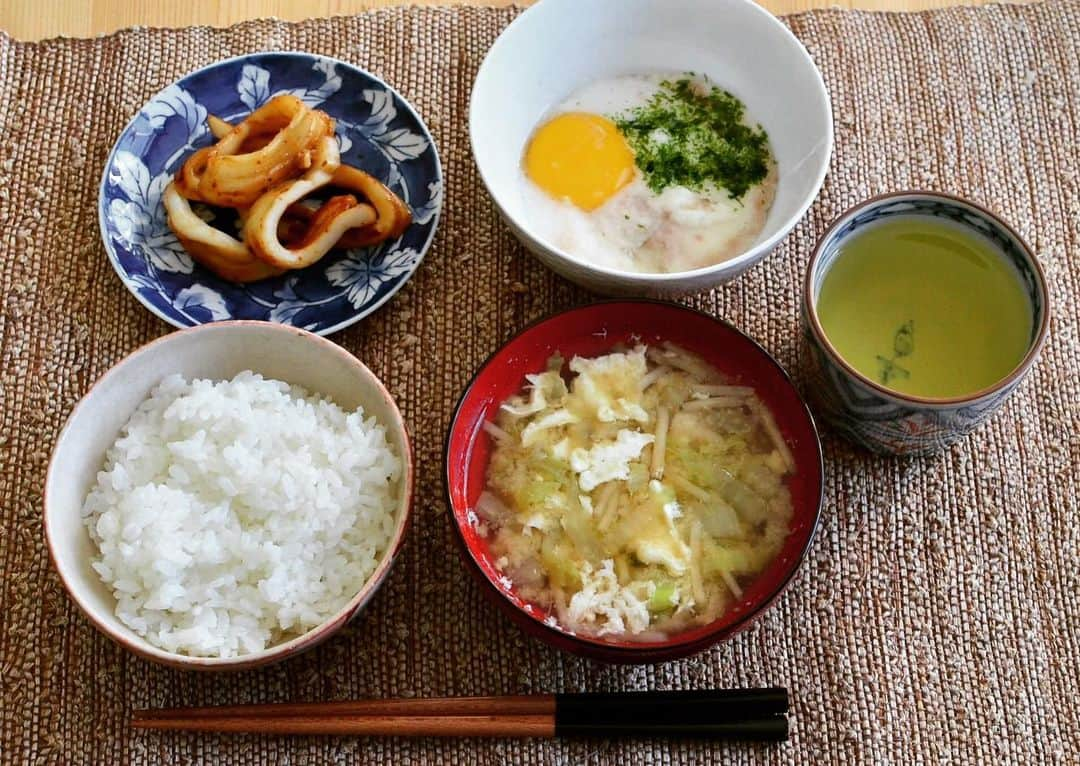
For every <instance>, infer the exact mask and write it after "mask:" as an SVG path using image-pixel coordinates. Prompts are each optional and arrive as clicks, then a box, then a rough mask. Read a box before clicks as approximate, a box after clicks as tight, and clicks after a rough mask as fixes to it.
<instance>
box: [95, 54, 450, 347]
mask: <svg viewBox="0 0 1080 766" xmlns="http://www.w3.org/2000/svg"><path fill="white" fill-rule="evenodd" d="M263 56H284V57H289V58H308V59H314V60H316V61H329V62H331V63H333V64H334V65H335V66H343V67H345V68H347V69H351V70H352V71H353V72H354V73H358V74H360V75H362V76H364V77H367V78H369V79H371V80H373V81H374V82H376V83H378V84H379V85H380V86H381V87H383V88H386V90H388V91H389V92H390V93H393V94H394V96H396V97H397V98H398V99H399V100H400V102H401V104H402V105H404V107H405V109H406V111H408V113H409V114H410V115H412V117H413V118H414V119H415V120H416V124H417V126H418V127H419V128H420V130H421V131H422V132H423V136H424V138H426V139H427V142H428V145H429V146H430V147H431V151H432V153H433V155H434V157H435V179H434V181H436V182H437V183H439V184H440V185H445V183H444V179H443V167H442V158H441V157H440V156H439V146H438V144H437V143H435V139H434V137H433V136H432V135H431V130H430V129H429V128H428V126H427V123H426V122H424V118H423V117H421V116H420V112H418V111H417V110H416V107H414V106H413V105H412V103H411V102H410V101H409V100H408V99H407V98H405V96H403V95H402V94H401V92H400V91H399V90H398V89H397V88H395V87H394V86H392V85H390V84H389V83H387V82H386V81H385V80H384V79H382V78H381V77H379V76H378V75H375V74H373V73H371V72H369V71H368V70H366V69H364V68H362V67H359V66H356V65H355V64H350V63H349V62H348V61H343V60H342V59H339V58H336V57H334V56H325V55H323V54H321V53H311V52H308V51H302V50H292V51H290V50H282V49H274V50H267V51H252V52H251V53H241V54H238V55H236V56H229V57H228V58H223V59H220V60H218V61H214V62H211V63H209V64H207V65H206V66H201V67H196V68H195V69H192V70H190V71H187V72H185V73H184V74H182V75H180V76H179V77H177V78H176V79H175V80H173V81H171V82H170V83H169V84H167V85H165V86H164V87H163V88H160V89H159V90H157V91H155V92H154V93H153V94H151V95H150V96H149V97H147V99H146V101H144V102H143V104H142V106H140V107H139V108H138V110H136V112H135V114H133V115H132V116H131V119H129V120H128V121H127V122H126V123H125V124H124V127H123V128H122V129H121V130H120V132H119V133H118V134H117V135H116V140H115V141H114V142H113V145H112V147H111V148H110V149H109V154H108V156H107V157H106V158H105V164H104V165H103V167H102V169H101V181H100V183H99V184H98V197H97V218H98V231H99V232H100V234H101V243H102V246H103V247H104V248H105V255H106V257H107V258H108V260H109V263H110V264H111V265H112V267H113V271H115V272H116V275H117V276H118V277H119V278H120V282H121V284H123V285H124V287H125V288H126V289H127V291H128V292H129V293H131V294H132V295H133V296H135V300H137V301H138V302H139V303H141V304H142V306H143V308H145V309H147V310H148V311H149V312H150V313H151V314H153V315H154V316H156V317H157V318H158V319H160V320H161V321H163V322H165V323H167V324H169V325H170V326H172V327H175V328H177V329H178V330H187V329H189V328H191V327H200V326H202V325H204V324H212V323H213V322H199V323H196V324H193V325H186V324H181V323H179V322H177V321H176V320H175V319H173V318H172V317H170V316H168V315H167V314H166V313H165V312H163V311H161V310H160V309H159V308H158V307H157V306H155V305H154V304H153V303H151V302H150V300H149V299H148V298H146V297H145V296H144V295H143V294H142V293H141V292H139V291H138V290H135V289H133V287H132V285H131V284H130V283H129V280H128V277H127V275H126V274H125V272H124V271H123V269H122V267H121V266H120V261H119V258H117V256H116V251H115V248H114V245H113V244H112V241H111V240H110V238H109V232H108V230H107V227H106V223H105V218H106V215H105V209H106V204H105V203H106V199H105V196H106V190H107V189H108V183H109V170H110V168H112V165H113V160H114V159H115V158H116V152H117V149H119V147H120V139H121V138H123V137H124V136H125V135H126V134H127V132H128V131H129V130H131V129H132V127H134V125H135V121H136V120H138V119H139V115H141V114H142V112H143V109H145V108H146V105H147V104H148V103H150V102H151V101H153V100H155V99H157V98H158V97H160V96H161V95H162V94H164V93H165V91H167V90H168V89H169V88H171V87H173V86H174V85H179V84H180V83H181V82H182V81H183V80H185V79H187V78H188V77H192V76H193V75H196V74H201V73H202V72H209V71H212V70H214V69H217V68H219V67H223V66H227V65H229V64H234V63H236V62H238V61H246V60H250V59H254V58H259V57H263ZM445 199H446V196H445V194H442V195H440V196H439V204H438V205H437V206H436V207H435V213H434V215H432V217H431V222H430V223H431V230H430V231H429V232H428V236H427V239H426V240H424V243H423V245H421V246H420V247H419V248H417V257H416V265H415V266H414V267H413V270H412V272H410V274H409V275H408V277H406V278H405V279H404V280H402V281H401V282H400V283H399V284H398V286H397V287H396V288H394V289H393V290H391V291H390V292H389V293H387V294H386V295H384V296H383V297H382V298H380V299H379V300H378V301H376V302H375V303H373V304H372V305H370V306H368V307H367V308H366V309H365V310H363V311H359V310H357V311H355V312H354V313H353V314H352V315H351V316H349V317H348V318H346V319H343V320H342V321H340V322H338V323H337V324H336V325H333V326H331V327H325V328H321V329H319V330H318V331H316V332H315V333H314V334H315V335H321V336H325V335H333V334H334V333H336V332H339V331H340V330H344V329H345V328H346V327H350V326H352V325H354V324H356V323H357V322H359V321H360V320H362V319H365V318H367V317H368V316H370V315H372V314H374V313H375V312H376V311H378V310H379V309H380V308H382V307H383V305H384V304H385V303H387V302H388V301H389V300H390V299H391V298H393V297H394V296H395V295H397V294H398V292H399V291H400V290H401V288H403V287H404V286H405V284H406V283H407V282H408V281H409V280H411V279H412V278H413V275H414V274H415V273H416V272H417V271H419V270H420V266H421V265H422V264H423V262H424V258H425V257H426V256H427V253H428V251H429V250H430V249H431V245H432V244H433V243H434V241H435V235H436V234H437V233H438V230H439V223H440V221H441V218H442V209H443V203H444V201H445ZM195 284H198V282H196V283H195ZM213 321H217V322H219V323H220V322H261V321H265V320H261V319H222V320H213ZM279 324H280V323H279ZM286 326H288V327H295V326H296V325H286Z"/></svg>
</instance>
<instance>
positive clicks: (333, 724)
mask: <svg viewBox="0 0 1080 766" xmlns="http://www.w3.org/2000/svg"><path fill="white" fill-rule="evenodd" d="M132 725H133V726H134V727H135V728H137V729H173V730H177V729H179V730H183V731H215V732H231V733H235V734H243V733H252V734H256V733H257V734H334V735H338V736H350V735H352V736H356V735H363V736H386V737H554V736H555V716H554V715H553V714H548V715H506V716H500V715H472V716H450V715H420V716H398V715H347V714H346V715H332V714H327V715H318V716H283V717H276V718H251V717H236V716H229V717H220V718H214V717H210V718H161V719H155V718H141V719H136V720H134V721H133V722H132Z"/></svg>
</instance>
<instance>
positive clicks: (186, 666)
mask: <svg viewBox="0 0 1080 766" xmlns="http://www.w3.org/2000/svg"><path fill="white" fill-rule="evenodd" d="M251 326H256V327H258V328H260V329H265V330H269V331H270V332H283V333H289V334H295V335H299V336H301V337H304V338H305V339H306V340H308V341H312V342H316V343H318V344H319V345H320V347H322V348H323V349H324V350H326V351H328V352H333V353H336V354H338V355H340V356H343V357H345V358H346V362H347V363H348V364H349V365H350V366H353V367H356V368H357V369H358V370H359V372H360V373H361V375H363V376H365V377H367V378H368V379H369V380H370V382H371V383H372V384H373V388H374V390H375V391H377V392H378V393H379V394H380V395H381V396H382V397H383V398H384V399H385V400H386V403H387V404H388V405H389V407H390V411H391V412H392V413H393V415H394V417H393V423H392V424H382V425H383V426H384V427H386V426H388V425H393V426H394V428H395V430H397V431H399V432H400V435H401V438H402V442H403V444H404V447H405V449H404V453H405V454H403V455H402V456H401V461H402V464H403V465H402V471H401V480H402V486H401V498H400V500H399V503H398V506H397V507H396V508H395V512H396V513H398V519H397V521H396V522H395V525H394V534H393V535H392V536H391V538H390V541H389V543H388V544H387V549H386V552H384V554H383V559H382V560H381V561H380V562H379V564H378V565H377V566H376V567H375V570H374V571H373V572H372V573H371V574H370V575H369V576H368V578H367V579H366V580H365V581H364V583H363V585H362V586H361V587H360V590H359V591H358V592H357V593H356V595H354V596H353V597H352V598H350V599H349V601H348V602H347V603H346V604H345V605H344V606H342V607H341V608H340V609H338V611H336V612H335V613H334V614H333V615H331V616H330V617H329V618H327V619H326V620H324V621H323V622H321V623H320V624H318V625H316V626H315V627H313V628H311V629H310V630H308V631H307V632H305V633H302V634H301V635H299V636H296V637H294V638H291V639H289V640H288V641H285V642H283V643H280V644H275V645H273V646H270V647H267V648H266V649H263V650H261V651H258V652H251V653H248V654H241V655H238V656H236V657H196V656H189V655H186V654H178V653H176V652H170V651H167V650H165V649H162V648H160V647H157V646H155V645H153V644H151V643H150V642H149V641H147V640H146V639H145V638H143V637H142V636H138V635H136V636H134V637H133V636H130V635H127V634H125V633H122V632H120V631H117V630H115V629H114V628H112V627H111V626H109V625H106V624H104V623H103V622H101V621H100V620H99V619H98V618H97V617H96V616H95V614H94V612H93V611H92V610H91V609H90V608H89V607H88V606H87V604H85V603H84V601H83V600H82V599H81V598H80V597H79V596H77V595H76V594H75V591H74V590H73V589H72V587H71V583H70V582H69V577H68V574H67V573H66V572H65V570H64V568H63V567H62V566H61V565H60V557H59V556H58V555H57V546H56V545H55V544H54V541H53V539H52V535H51V533H50V531H49V526H50V525H49V519H50V517H51V512H50V509H51V506H50V503H49V487H50V486H51V485H52V483H53V481H54V476H53V472H54V471H56V470H58V468H57V455H58V453H59V451H60V446H61V444H62V443H63V441H64V439H65V438H66V437H67V434H68V431H69V429H70V428H71V424H72V422H73V421H74V419H75V417H76V415H77V414H79V412H80V411H81V410H82V409H83V408H84V407H86V406H87V399H88V398H89V397H90V395H91V394H92V393H93V392H94V391H95V390H96V389H97V388H98V387H99V386H101V385H103V384H104V383H106V381H107V380H108V379H111V378H113V377H115V376H117V375H118V374H119V373H120V371H121V370H122V368H123V367H124V366H125V365H126V363H128V362H129V361H131V360H133V359H134V358H135V357H137V356H140V355H142V354H143V353H146V352H148V351H149V350H150V349H151V348H155V347H157V346H164V345H167V344H168V343H169V342H170V341H171V340H172V339H174V338H177V337H179V336H181V335H187V334H195V333H202V332H213V331H226V332H227V331H229V330H230V329H235V328H239V327H251ZM415 468H416V457H415V451H414V448H413V444H412V438H411V437H410V435H409V429H408V427H407V425H406V423H405V418H404V417H403V416H402V415H401V411H400V410H399V409H398V406H397V403H396V402H395V401H394V399H393V397H392V396H391V395H390V392H389V390H387V388H386V385H385V384H384V383H383V382H382V381H381V380H380V379H379V378H378V376H376V375H375V373H373V372H372V371H371V370H370V369H369V368H368V367H367V365H365V364H364V363H363V362H362V361H360V359H359V358H357V357H356V356H355V355H353V354H352V353H351V352H349V351H348V350H347V349H345V348H343V347H342V346H339V345H338V344H336V343H334V342H333V341H331V340H328V339H326V338H324V337H322V336H320V335H317V334H315V333H313V332H311V331H309V330H304V329H302V328H300V327H293V326H291V325H283V324H279V323H277V322H267V321H263V320H258V319H233V320H223V321H219V322H207V323H205V324H199V325H195V326H193V327H187V328H184V329H182V330H175V331H173V332H169V333H166V334H165V335H162V336H160V337H158V338H155V339H154V340H151V341H148V342H146V343H144V344H142V345H141V346H139V347H138V348H136V349H135V350H133V351H131V352H130V353H127V354H125V355H124V356H123V357H122V358H121V359H119V360H118V361H116V362H115V363H113V364H112V365H111V366H110V367H109V368H108V369H107V370H106V371H105V372H104V373H102V374H101V376H100V377H98V379H97V380H96V381H94V383H93V385H92V386H90V388H89V389H88V390H87V391H86V393H85V394H83V395H82V397H80V399H79V401H78V402H77V403H76V404H75V406H74V407H73V408H72V410H71V413H70V414H69V415H68V417H67V420H65V422H64V425H63V427H62V428H61V429H60V432H59V433H58V434H57V437H56V441H55V442H54V443H53V448H52V452H51V454H50V455H49V464H48V468H47V469H46V471H45V482H44V488H43V491H42V500H41V503H42V512H41V521H42V526H43V527H44V533H45V544H46V548H47V549H48V553H49V561H50V563H51V564H52V568H53V571H54V572H55V573H56V574H57V575H58V576H59V578H60V582H61V584H62V585H63V587H64V590H65V591H67V594H68V597H69V598H70V599H71V600H72V601H73V602H74V603H75V605H76V606H77V607H78V608H79V611H81V612H82V613H83V615H85V616H86V618H87V619H88V620H89V621H90V623H91V624H92V625H93V626H94V627H95V628H97V630H98V631H100V632H101V633H103V634H104V635H105V636H107V637H108V638H109V639H111V640H112V641H113V642H115V643H116V644H119V645H120V646H121V647H123V648H124V649H127V650H128V651H130V652H132V653H133V654H136V655H138V656H140V657H143V658H145V659H148V660H151V661H153V662H157V663H160V664H163V665H168V666H171V667H174V668H179V669H182V670H243V669H248V668H253V667H257V666H260V665H267V664H270V663H274V662H278V661H280V660H283V659H287V658H288V657H291V656H293V655H295V654H298V653H300V652H302V651H304V650H306V649H309V648H312V647H313V646H315V645H316V644H318V643H320V642H321V641H323V640H324V639H326V638H329V637H330V636H331V635H332V634H333V633H335V632H337V630H338V629H340V628H341V627H342V626H343V625H345V623H347V622H348V621H349V620H350V619H351V618H352V617H353V616H354V615H355V613H356V612H358V611H359V609H360V607H362V606H363V605H364V604H365V603H366V602H367V601H368V599H370V598H371V597H372V596H373V595H374V593H375V592H376V591H377V590H378V589H379V588H380V587H381V586H382V584H383V582H384V581H385V580H386V576H387V574H388V573H389V571H390V568H391V567H392V566H393V564H394V561H395V559H396V558H397V556H398V554H399V553H400V552H401V549H402V547H403V546H404V543H405V535H406V533H407V532H408V529H409V527H410V525H411V522H412V510H413V503H414V501H415V493H416V477H415ZM84 531H85V529H84Z"/></svg>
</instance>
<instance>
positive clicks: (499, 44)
mask: <svg viewBox="0 0 1080 766" xmlns="http://www.w3.org/2000/svg"><path fill="white" fill-rule="evenodd" d="M543 5H544V2H543V0H541V1H540V2H537V3H536V4H535V5H532V6H530V7H529V8H527V9H525V11H524V12H522V13H521V15H519V16H518V17H517V18H516V19H514V20H513V21H512V22H510V24H509V25H507V27H506V29H504V30H503V31H502V32H501V33H500V34H499V36H498V38H496V40H495V42H494V43H493V44H492V46H491V48H490V49H488V52H487V55H485V56H484V60H483V62H481V64H480V68H479V70H477V73H476V79H475V80H474V81H473V95H472V97H471V98H470V102H469V140H470V143H471V145H472V151H473V156H474V157H476V156H477V138H476V133H475V129H474V126H475V124H476V122H477V116H476V110H477V108H478V107H477V102H476V98H475V93H476V83H478V82H480V81H481V79H482V78H484V77H485V73H486V71H487V69H488V67H489V66H491V61H492V58H493V54H496V53H497V52H499V51H501V50H502V48H504V47H505V46H507V45H510V44H512V41H511V40H509V39H508V37H507V33H508V32H510V31H511V30H513V29H514V28H515V27H518V26H519V25H521V24H523V23H525V22H527V20H528V19H529V18H530V14H534V13H539V12H540V8H541V7H543ZM746 5H747V10H748V12H749V13H754V14H758V15H759V16H761V17H763V18H766V19H767V20H769V21H770V22H771V23H772V24H773V25H775V27H776V30H777V32H778V33H779V34H781V35H782V36H784V37H785V38H786V39H787V40H788V42H790V43H791V44H792V45H793V46H794V47H795V48H796V50H798V51H799V53H800V54H801V56H802V58H803V60H804V62H805V64H806V65H807V67H808V68H809V69H810V70H811V71H813V72H814V74H815V75H816V79H815V84H816V85H817V87H818V89H819V91H820V96H821V99H822V100H823V101H824V103H826V104H831V101H830V99H829V94H828V90H827V89H826V87H825V80H824V78H823V77H822V75H821V70H820V69H818V67H817V65H816V64H815V63H814V60H813V58H812V57H811V56H810V52H809V51H807V50H806V46H805V45H803V44H802V41H800V40H799V38H797V37H796V36H795V35H794V33H792V31H791V30H790V29H788V28H787V27H786V26H785V25H784V24H782V23H781V22H780V21H779V20H778V19H777V18H776V17H775V16H774V15H773V14H771V13H770V12H769V11H767V10H765V9H764V8H762V7H761V6H760V5H758V4H757V3H755V2H752V0H746ZM566 95H569V94H566ZM825 122H826V134H825V136H824V137H823V138H822V139H821V141H819V142H818V144H816V145H815V146H814V147H813V149H812V150H811V152H808V153H807V154H806V156H804V157H803V159H802V160H800V162H799V163H796V166H798V165H799V164H801V163H802V162H806V161H807V160H808V159H809V158H810V157H811V156H812V154H813V151H815V150H816V149H818V148H820V146H821V145H822V144H825V145H826V146H827V150H826V152H825V154H824V155H823V161H822V163H821V167H820V168H819V169H818V172H817V174H816V177H815V179H814V181H813V184H812V188H813V191H812V193H810V194H808V195H806V199H804V200H803V202H802V204H801V205H800V206H799V208H798V210H797V211H796V212H795V213H793V214H792V215H790V216H789V217H788V218H787V219H785V220H784V221H783V222H782V223H781V224H779V225H777V226H776V227H775V229H776V231H775V233H774V234H773V235H772V236H770V237H768V238H767V239H765V240H763V241H760V242H755V243H753V244H752V245H751V246H750V247H749V248H747V249H746V250H744V251H743V252H742V253H740V254H739V255H737V256H735V257H734V258H729V259H727V260H725V261H721V262H719V263H714V264H712V265H710V266H702V267H700V268H697V269H690V270H688V271H672V272H655V273H654V272H635V271H621V270H619V269H612V268H608V267H606V266H599V265H596V264H592V263H589V262H588V261H585V260H583V259H582V258H580V257H579V256H575V255H573V254H571V253H569V252H567V251H565V250H563V249H561V248H559V247H557V246H555V245H553V244H552V243H551V242H549V241H548V240H547V239H545V238H544V237H542V236H538V235H537V234H536V233H534V231H533V230H532V228H531V226H530V225H529V223H528V222H527V221H521V220H518V219H514V223H515V225H516V226H517V227H518V228H519V229H520V230H521V231H522V232H523V233H524V234H525V235H526V236H528V237H529V238H530V239H532V240H533V241H535V242H537V243H539V244H540V245H542V246H543V247H544V248H545V249H546V250H549V251H551V252H552V253H554V254H556V255H558V256H559V257H560V258H563V259H565V260H567V261H571V262H573V263H576V264H579V265H581V266H584V267H585V268H587V269H588V270H589V271H590V272H593V273H595V274H599V275H604V276H611V277H618V278H619V279H621V280H623V281H625V282H627V283H634V284H638V285H641V286H647V285H653V284H656V283H665V282H677V281H681V280H684V279H686V278H688V277H695V276H702V275H708V274H713V273H716V272H719V271H729V270H731V271H737V270H738V268H739V267H740V266H742V265H743V264H745V263H746V262H747V261H750V260H753V259H754V258H755V257H756V256H757V254H759V253H763V252H768V251H770V250H771V249H772V248H774V247H775V246H776V245H777V244H778V243H779V242H780V240H782V239H783V238H784V237H786V236H787V235H788V233H790V231H791V229H792V228H793V227H794V226H795V224H797V223H798V222H799V221H800V220H802V218H803V216H804V215H806V211H807V210H809V209H810V206H811V205H812V204H813V203H814V200H815V199H817V195H818V192H819V191H820V190H821V186H822V184H823V183H824V182H825V176H826V174H827V173H828V169H829V157H830V156H831V155H832V144H833V135H834V132H833V117H832V110H831V108H830V109H828V110H827V113H826V121H825ZM476 166H477V171H478V172H479V174H480V178H481V180H482V181H483V183H484V186H485V187H486V188H487V190H488V193H489V194H490V195H491V198H492V201H493V202H494V203H495V206H496V208H498V210H499V212H500V213H501V214H502V215H503V216H504V217H506V218H510V216H509V215H507V214H506V212H505V211H506V208H505V206H504V205H502V204H501V203H500V202H499V198H498V195H497V193H496V192H495V191H494V189H493V187H492V185H491V184H490V183H489V179H488V177H487V176H486V174H485V173H484V167H483V165H482V164H481V163H479V162H477V163H476ZM780 183H783V181H782V180H781V181H780Z"/></svg>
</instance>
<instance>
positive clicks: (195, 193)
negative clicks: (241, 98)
mask: <svg viewBox="0 0 1080 766" xmlns="http://www.w3.org/2000/svg"><path fill="white" fill-rule="evenodd" d="M215 121H216V122H215V125H216V127H217V129H218V130H220V129H221V128H223V127H224V125H227V124H228V123H225V122H224V121H222V120H218V119H217V118H215ZM211 130H212V131H213V127H212V128H211ZM333 134H334V121H333V120H332V119H330V117H329V116H327V115H326V114H325V113H323V112H320V111H318V110H314V109H309V108H308V107H307V106H306V105H305V104H304V102H303V101H301V100H300V99H298V98H297V97H296V96H290V95H282V96H275V97H274V98H272V99H270V100H269V101H268V102H266V103H265V104H264V105H263V106H261V107H259V108H258V109H256V110H255V111H254V112H252V113H251V114H250V115H249V116H248V117H247V118H245V119H244V120H243V121H242V122H240V123H238V124H237V125H235V126H232V127H231V128H230V129H229V131H228V133H226V134H225V135H224V136H222V137H221V138H220V140H219V141H218V142H217V143H216V144H214V145H213V146H210V147H206V149H201V150H199V151H198V152H196V153H195V154H193V155H192V156H191V157H190V158H188V160H187V162H185V163H184V166H183V167H182V168H181V171H180V174H179V178H178V180H179V188H178V191H179V192H180V193H182V194H184V195H185V196H187V197H188V198H189V199H197V200H201V201H203V202H208V203H210V204H213V205H221V206H224V207H246V206H248V205H251V204H252V203H254V202H255V200H257V199H258V198H259V197H260V196H261V195H262V194H263V193H265V192H266V191H267V190H268V189H270V188H271V187H273V186H274V185H276V184H278V183H279V182H281V181H284V180H286V179H287V178H289V177H291V176H293V175H295V173H296V171H297V170H299V169H303V168H306V167H307V166H308V164H310V162H311V154H310V152H311V149H312V148H313V147H314V146H315V145H316V144H317V143H318V142H319V141H320V140H321V139H323V138H325V137H327V136H332V135H333ZM268 135H272V136H273V137H272V138H270V139H269V141H268V142H267V143H265V145H262V146H260V147H259V148H252V142H253V141H255V140H256V139H257V138H258V139H261V138H263V137H265V136H268ZM249 139H251V140H250V141H249ZM245 143H246V144H247V145H246V146H245Z"/></svg>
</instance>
